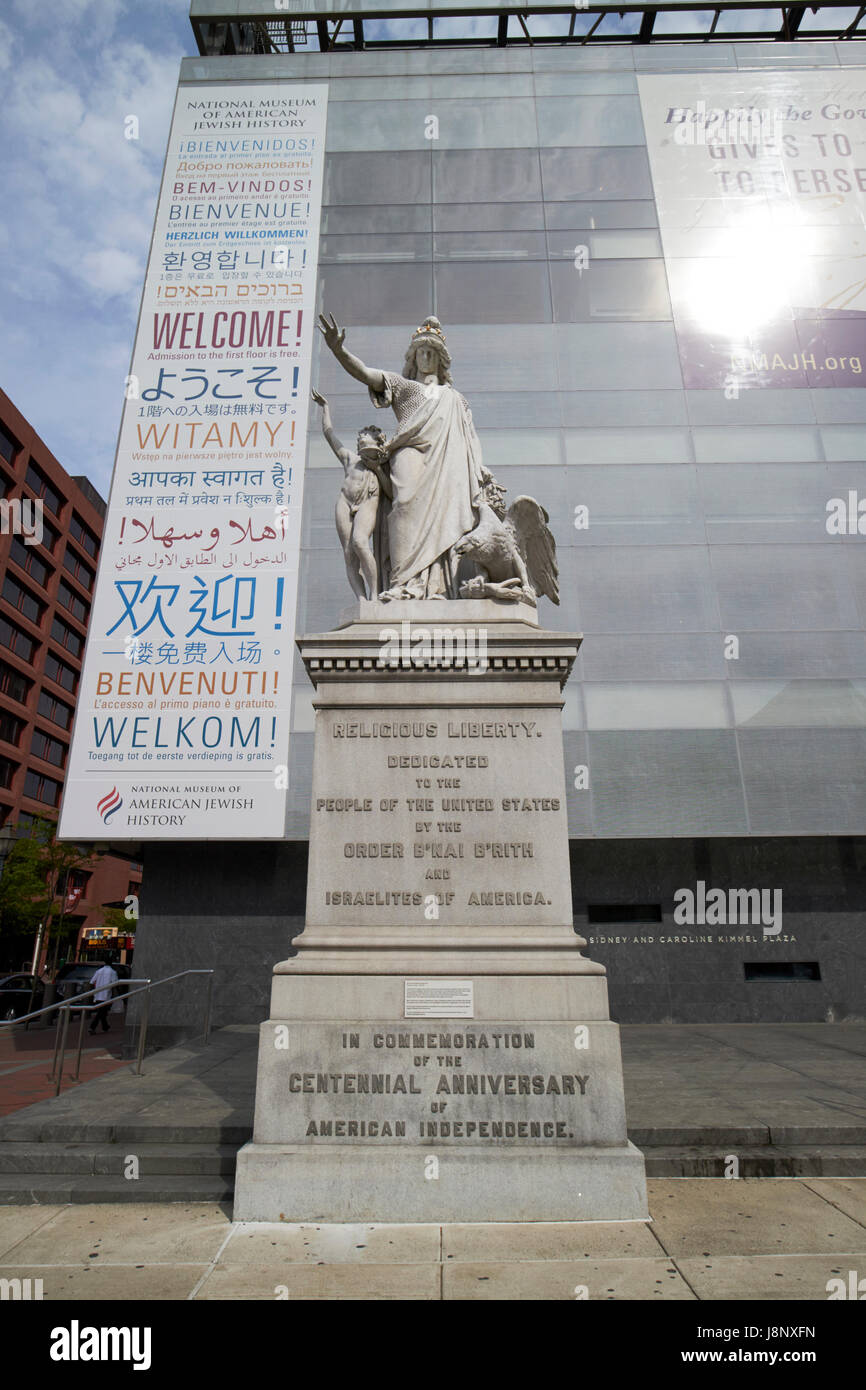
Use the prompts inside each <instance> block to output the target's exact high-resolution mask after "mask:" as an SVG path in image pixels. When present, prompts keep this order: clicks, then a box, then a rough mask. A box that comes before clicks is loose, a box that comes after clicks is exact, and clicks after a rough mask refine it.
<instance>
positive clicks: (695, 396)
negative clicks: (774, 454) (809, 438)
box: [687, 386, 866, 425]
mask: <svg viewBox="0 0 866 1390" xmlns="http://www.w3.org/2000/svg"><path fill="white" fill-rule="evenodd" d="M811 394H814V393H812V392H809V391H784V390H780V391H775V390H773V388H772V387H768V386H762V387H761V389H760V390H759V391H741V392H740V393H739V395H738V396H737V397H736V399H735V400H727V399H726V397H725V393H724V391H719V390H716V391H689V392H688V393H687V401H688V408H689V417H690V419H691V422H692V424H693V425H811V424H814V421H815V416H814V410H813V402H812V401H810V399H809V396H810V395H811ZM832 394H833V395H839V394H840V392H838V391H834V392H833V393H832ZM863 394H864V395H866V392H864V393H863Z"/></svg>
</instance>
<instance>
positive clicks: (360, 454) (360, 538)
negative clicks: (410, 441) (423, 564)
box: [312, 391, 392, 598]
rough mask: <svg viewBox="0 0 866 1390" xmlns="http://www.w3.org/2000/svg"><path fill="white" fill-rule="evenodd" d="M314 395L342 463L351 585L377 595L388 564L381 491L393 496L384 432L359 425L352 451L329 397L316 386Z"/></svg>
mask: <svg viewBox="0 0 866 1390" xmlns="http://www.w3.org/2000/svg"><path fill="white" fill-rule="evenodd" d="M312 396H313V400H314V401H315V402H316V404H317V405H320V406H321V407H322V434H323V435H324V436H325V438H326V440H327V441H328V443H329V444H330V446H331V448H332V449H333V451H334V453H335V454H336V455H337V458H338V459H339V460H340V462H341V464H342V465H343V486H342V487H341V489H340V495H339V497H338V498H337V505H336V508H335V520H336V523H337V535H338V536H339V537H340V544H341V545H342V547H343V557H344V559H345V561H346V574H347V575H348V578H349V584H350V586H351V589H352V593H353V594H355V595H356V596H357V597H358V598H376V597H377V596H378V594H379V591H380V589H381V588H383V583H380V582H379V581H380V579H381V578H382V576H383V573H384V571H385V568H386V565H387V555H386V554H385V553H383V551H384V547H383V545H382V537H381V526H380V522H381V517H380V513H379V500H380V496H381V494H382V493H384V495H385V496H386V497H388V498H390V497H391V496H392V489H391V481H390V479H389V477H388V474H387V473H386V472H385V464H386V462H387V458H388V453H387V449H386V448H385V432H384V430H380V429H379V427H378V425H367V426H366V427H365V428H364V429H361V430H359V431H358V449H357V453H353V452H352V450H351V449H347V448H346V446H345V444H343V443H342V441H341V440H340V439H339V438H338V436H337V434H336V433H335V431H334V428H333V424H332V422H331V411H330V407H329V405H328V402H327V400H326V399H325V397H324V396H322V395H320V394H319V392H318V391H313V393H312Z"/></svg>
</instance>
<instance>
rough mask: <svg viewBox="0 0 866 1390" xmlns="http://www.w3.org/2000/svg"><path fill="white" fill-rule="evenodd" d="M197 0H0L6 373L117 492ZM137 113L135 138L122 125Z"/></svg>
mask: <svg viewBox="0 0 866 1390" xmlns="http://www.w3.org/2000/svg"><path fill="white" fill-rule="evenodd" d="M188 10H189V5H188V0H56V2H55V3H51V4H47V5H44V4H41V3H34V0H3V5H2V8H0V81H2V85H3V102H2V104H0V142H2V146H0V147H2V157H3V173H4V178H3V184H4V188H3V198H2V203H0V259H2V264H3V275H2V277H0V278H2V284H0V318H2V323H3V332H2V335H0V354H2V356H0V385H2V387H3V389H4V390H5V391H6V393H7V395H8V396H10V397H11V399H12V400H13V401H14V403H15V404H16V405H17V407H18V409H19V410H20V411H21V412H22V414H23V415H25V416H26V417H27V419H28V420H29V421H30V423H31V424H32V425H33V426H34V428H35V429H36V431H37V432H38V433H39V434H40V435H41V436H42V438H43V439H44V440H45V443H46V444H47V445H48V447H49V448H50V449H51V450H52V452H53V453H54V454H56V456H57V458H58V459H59V461H60V462H61V463H62V464H63V466H64V468H66V469H67V471H68V472H70V473H85V474H86V475H87V476H88V477H89V478H90V479H91V480H92V482H93V483H94V485H95V486H96V487H97V488H98V489H99V491H100V492H101V493H102V495H103V496H104V497H107V496H108V487H109V481H110V478H111V469H112V466H113V463H114V448H115V442H116V436H117V429H118V426H119V424H120V413H121V408H122V405H123V382H124V377H125V375H126V373H127V371H128V369H129V358H130V354H131V350H132V340H133V335H134V332H135V320H136V315H137V313H138V304H139V298H140V295H141V286H142V282H143V279H144V271H145V266H146V263H147V249H148V245H149V242H150V233H151V226H152V222H153V216H154V212H155V209H156V200H157V193H158V190H159V179H160V175H161V173H162V161H163V157H164V154H165V144H166V139H167V136H168V127H169V122H170V119H171V110H172V105H173V101H174V90H175V87H176V85H177V75H178V66H179V63H180V59H181V58H182V57H183V56H184V54H188V53H194V52H195V41H194V39H193V34H192V29H191V28H190V24H189V18H188ZM128 115H135V116H137V117H138V121H139V132H140V138H139V139H138V140H127V139H126V138H125V136H124V118H125V117H126V116H128Z"/></svg>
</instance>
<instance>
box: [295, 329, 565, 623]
mask: <svg viewBox="0 0 866 1390" xmlns="http://www.w3.org/2000/svg"><path fill="white" fill-rule="evenodd" d="M319 328H320V329H321V332H322V335H323V337H324V339H325V342H326V343H327V345H328V347H329V348H330V349H331V351H332V352H333V354H334V356H335V357H336V359H337V361H338V362H339V363H340V366H341V367H342V368H343V369H344V371H346V372H348V374H349V375H350V376H352V377H354V378H355V379H356V380H357V381H360V382H362V383H363V384H364V385H365V386H366V387H367V389H368V391H369V393H370V399H371V400H372V402H373V404H374V405H375V406H377V407H379V408H385V407H387V406H390V407H391V409H392V410H393V411H394V415H395V417H396V422H397V429H396V433H395V434H394V435H392V437H391V438H390V439H389V440H388V441H387V444H386V445H385V446H384V448H385V452H386V454H387V466H386V467H380V469H379V471H378V472H377V471H376V470H375V469H372V473H373V474H375V476H376V478H377V480H378V484H379V486H378V491H377V494H376V500H375V507H376V517H377V520H376V526H377V527H378V532H377V534H378V536H379V540H378V545H377V542H376V540H375V536H374V530H370V531H369V532H368V534H367V538H366V540H365V539H364V533H365V530H366V529H367V528H369V527H370V525H371V520H370V519H371V516H372V510H373V484H372V482H367V483H366V484H364V483H363V482H362V479H363V473H362V474H361V478H360V479H359V480H358V481H357V486H358V488H359V489H360V490H362V491H364V492H365V496H364V500H363V501H362V503H361V504H360V505H361V507H362V508H367V510H366V511H365V512H364V519H363V521H362V522H361V525H360V529H359V530H358V531H357V534H356V533H355V531H354V530H353V531H352V532H349V531H348V530H347V529H346V521H345V515H344V519H343V521H342V522H341V521H340V519H339V518H338V522H337V527H338V531H339V534H340V540H341V542H342V544H343V551H344V554H345V555H346V565H347V569H348V570H349V573H350V583H352V587H353V591H354V592H355V593H357V594H359V596H360V588H359V587H358V580H357V571H358V570H360V571H361V574H362V575H363V582H364V584H365V585H366V587H367V588H368V589H369V590H370V593H371V595H372V592H373V591H372V589H371V588H370V580H371V579H372V576H373V574H374V572H375V573H376V574H377V575H378V578H379V579H380V580H381V581H383V583H382V587H381V589H380V592H379V598H380V599H381V600H383V601H386V602H387V601H389V600H393V599H432V598H435V599H459V598H475V597H490V598H497V599H500V600H505V601H507V602H518V601H521V600H522V601H524V602H530V603H535V602H536V597H537V595H538V594H545V595H547V597H549V598H552V599H553V602H554V603H558V601H559V595H558V589H557V568H556V547H555V545H554V541H553V537H552V535H551V533H550V531H549V530H548V528H547V521H548V516H547V513H546V512H545V511H544V509H543V507H541V506H539V504H538V503H537V502H535V501H534V499H532V498H530V497H518V498H517V499H516V501H515V502H514V503H513V505H512V506H511V508H510V509H509V511H508V513H507V515H506V513H505V508H504V504H503V503H502V497H503V495H504V489H502V488H500V487H499V485H498V484H497V483H496V481H495V479H494V478H493V475H492V474H491V472H490V470H489V469H488V468H486V467H485V465H484V463H483V462H482V457H481V445H480V443H479V440H478V435H477V434H476V432H475V426H474V425H473V423H472V413H471V411H470V409H469V405H468V402H467V401H466V399H465V398H464V397H463V396H462V395H461V394H460V392H459V391H457V390H456V389H455V387H454V384H453V382H452V379H451V371H450V368H451V355H450V353H449V351H448V348H447V345H446V342H445V334H444V333H443V331H442V326H441V324H440V323H439V320H438V319H437V318H434V317H432V316H430V317H428V318H426V319H425V320H424V322H423V323H422V324H421V325H420V326H419V327H418V328H417V329H416V330H415V332H414V333H413V335H412V338H411V341H410V343H409V347H408V350H407V352H406V359H405V362H404V364H403V372H402V375H401V374H400V373H398V372H388V371H383V370H382V369H380V368H377V367H368V366H366V365H365V363H363V362H362V361H361V360H360V358H358V357H355V356H353V354H352V353H350V352H349V351H348V349H347V348H346V346H345V338H346V330H345V328H341V327H340V326H339V325H338V323H337V321H336V319H335V318H334V317H333V315H326V314H321V315H320V316H319ZM314 396H315V398H316V399H317V400H320V401H321V399H322V398H320V397H319V396H318V395H316V393H314ZM323 426H324V418H323ZM329 427H330V426H329ZM332 433H333V431H332ZM362 433H363V434H365V435H366V437H367V440H368V441H371V440H373V436H372V435H371V433H370V429H369V428H368V429H367V430H366V431H362ZM327 437H328V434H327V431H326V438H327ZM329 443H331V447H332V448H335V452H337V453H338V457H340V454H339V448H341V447H342V446H340V445H339V441H337V447H335V445H334V443H333V441H332V440H330V439H329ZM373 443H376V444H377V443H378V441H377V440H373ZM365 447H366V448H367V449H368V453H369V452H370V449H371V444H370V443H369V442H368V443H367V444H365ZM358 451H359V457H360V458H361V465H360V466H361V467H363V468H365V469H367V468H368V465H367V464H365V463H364V460H363V455H362V454H361V435H359V437H358ZM380 464H381V458H380ZM346 467H347V465H346V464H345V463H344V468H346ZM385 477H387V479H388V481H389V483H390V490H389V489H388V488H386V487H385V486H384V481H383V480H384V478H385ZM347 485H348V472H347V483H346V484H344V488H345V487H346V486H347ZM368 504H369V505H368ZM353 505H354V504H353V503H352V502H348V508H349V512H350V513H351V508H352V506H353ZM338 508H339V504H338ZM341 527H342V529H341ZM374 529H375V528H374ZM371 538H373V551H371V549H370V546H371ZM364 546H366V549H367V552H368V554H369V555H370V559H369V560H368V559H367V558H366V557H364V558H363V559H362V558H361V556H360V555H359V554H358V553H357V552H358V547H361V548H363V547H364ZM376 551H378V555H379V556H380V557H382V556H384V555H385V553H386V552H387V562H383V560H382V559H381V558H379V559H378V560H375V557H374V552H376ZM458 571H460V572H458ZM473 571H474V577H473ZM353 573H355V575H356V579H355V582H353V580H352V574H353ZM386 576H387V579H386Z"/></svg>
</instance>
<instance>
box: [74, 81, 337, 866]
mask: <svg viewBox="0 0 866 1390" xmlns="http://www.w3.org/2000/svg"><path fill="white" fill-rule="evenodd" d="M326 116H327V87H326V86H324V85H318V84H317V85H308V84H301V83H298V84H293V83H286V82H279V83H277V82H273V83H255V84H252V83H251V84H249V85H238V84H235V83H232V84H225V85H217V84H215V85H207V86H202V85H196V86H181V87H180V88H179V90H178V96H177V102H176V105H175V113H174V119H173V122H172V128H171V134H170V137H169V146H168V155H167V159H166V166H165V172H164V174H163V182H162V189H161V192H160V198H159V206H158V209H157V215H156V224H155V229H154V236H153V242H152V245H151V251H150V259H149V263H148V269H147V278H146V280H145V287H144V295H143V299H142V306H141V315H140V318H139V323H138V331H137V334H136V341H135V349H134V353H133V361H132V372H131V376H130V377H129V379H128V381H127V389H126V397H127V399H126V403H125V406H124V412H123V420H122V423H121V429H120V438H119V443H118V450H117V458H116V461H115V466H114V477H113V480H112V486H111V500H110V503H109V508H108V515H107V517H106V523H105V530H104V533H103V539H102V549H101V553H100V562H99V574H98V578H97V585H96V592H95V597H94V601H93V608H92V612H91V617H90V626H89V630H88V638H87V651H86V655H85V661H84V668H83V671H82V676H81V684H80V689H79V694H78V702H77V713H76V719H75V728H74V731H73V740H72V747H71V750H70V755H69V763H68V768H67V773H66V783H65V789H64V796H63V806H62V809H61V817H60V834H61V836H62V837H64V838H76V839H78V838H80V839H107V838H109V837H110V838H111V839H112V840H122V839H132V840H145V839H165V838H167V837H168V836H170V837H172V838H173V839H256V840H258V839H268V838H270V839H279V838H281V837H282V835H283V827H284V822H285V802H286V790H287V784H288V775H287V769H288V760H289V730H290V715H291V694H292V665H293V656H294V635H295V634H294V620H295V604H296V596H297V581H298V565H299V553H300V536H301V505H302V502H303V476H304V460H305V453H306V420H307V401H308V400H309V385H310V358H311V353H312V343H313V333H314V318H315V315H314V312H313V311H314V307H315V292H316V270H317V256H318V236H319V220H320V209H321V200H322V170H323V164H324V146H325V123H326Z"/></svg>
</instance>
